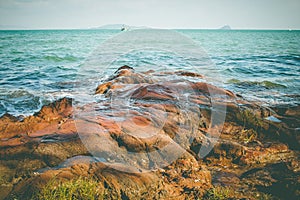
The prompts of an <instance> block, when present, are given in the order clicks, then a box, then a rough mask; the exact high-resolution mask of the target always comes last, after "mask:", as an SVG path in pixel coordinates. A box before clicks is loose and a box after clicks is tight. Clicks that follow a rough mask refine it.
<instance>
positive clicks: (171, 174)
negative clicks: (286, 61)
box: [0, 66, 300, 199]
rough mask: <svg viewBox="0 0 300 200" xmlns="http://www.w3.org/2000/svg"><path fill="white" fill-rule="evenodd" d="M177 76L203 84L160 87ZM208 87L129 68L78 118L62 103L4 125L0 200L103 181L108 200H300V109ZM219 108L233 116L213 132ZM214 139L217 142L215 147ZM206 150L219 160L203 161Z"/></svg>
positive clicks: (5, 119)
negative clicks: (220, 191)
mask: <svg viewBox="0 0 300 200" xmlns="http://www.w3.org/2000/svg"><path fill="white" fill-rule="evenodd" d="M170 74H171V75H172V76H175V77H178V80H186V79H183V78H184V77H185V76H191V77H194V78H197V77H198V78H199V82H188V81H186V82H178V81H176V79H175V80H174V81H166V82H164V83H162V82H160V81H159V80H160V77H161V76H169V75H170ZM150 76H151V78H149V77H150ZM201 77H202V75H201V74H196V73H190V72H184V71H179V72H170V73H165V74H161V73H156V72H155V71H147V72H143V73H137V72H135V71H134V69H133V68H131V67H129V66H123V67H121V68H119V69H118V70H117V71H116V73H114V74H112V76H111V77H109V78H108V79H107V80H106V81H105V82H103V83H102V84H100V85H99V86H98V87H97V88H95V95H101V96H102V97H103V98H101V99H102V100H101V101H99V102H98V103H97V104H95V105H93V104H90V105H85V106H83V107H80V108H77V107H76V106H77V105H79V104H76V103H75V104H74V101H73V100H72V99H70V98H62V99H60V100H57V101H54V102H52V103H50V104H48V105H44V106H43V107H42V109H41V110H40V111H39V112H36V113H35V114H33V115H31V116H27V117H25V118H23V119H18V118H16V117H13V116H11V115H8V114H6V115H4V116H2V117H0V127H1V129H0V136H1V140H0V149H1V153H0V168H1V169H2V171H3V172H4V173H5V174H1V176H2V177H1V180H2V182H3V183H2V184H1V185H0V187H1V191H6V192H5V193H4V194H1V195H2V196H1V197H0V199H3V198H4V197H6V198H7V199H9V198H10V197H18V196H19V197H22V198H30V197H31V196H32V195H34V194H35V192H36V191H41V189H42V188H43V187H45V185H46V184H47V183H49V181H51V180H53V179H54V180H57V181H58V180H59V181H62V182H67V181H68V180H77V179H78V177H83V178H84V177H86V178H89V179H90V177H94V178H95V180H96V182H97V184H98V186H97V187H98V188H100V190H101V191H103V192H104V191H106V189H108V190H109V192H108V194H107V195H108V197H109V198H121V197H122V196H124V195H125V196H126V197H127V198H133V197H137V196H138V197H140V198H143V197H144V198H150V197H153V195H154V196H155V197H157V198H172V197H180V198H185V197H195V198H196V197H205V195H208V194H209V191H211V190H217V188H218V187H219V185H221V186H222V187H228V188H235V191H238V192H233V193H230V194H227V195H228V196H227V197H228V198H249V199H256V198H257V195H259V196H264V195H271V196H272V197H279V198H281V197H282V195H287V194H289V195H290V198H296V197H297V192H298V190H299V187H298V186H299V182H298V181H297V177H299V171H300V168H299V166H300V162H299V131H300V130H299V127H297V125H298V124H299V123H298V122H299V117H300V107H299V106H298V107H296V108H294V109H288V108H281V109H280V108H274V109H272V110H271V109H269V108H266V107H262V106H260V105H257V104H255V103H251V102H248V101H246V100H244V99H242V98H241V97H239V96H236V95H235V94H234V93H232V92H231V91H228V90H224V89H222V88H218V87H215V86H213V85H210V84H207V83H203V82H201ZM167 80H169V79H167ZM128 92H129V93H128ZM128 94H130V99H131V100H130V101H129V102H130V109H129V110H128V107H126V104H124V103H122V101H121V104H116V103H118V102H119V100H121V99H122V98H124V96H123V95H128ZM182 94H190V95H189V102H190V105H189V106H186V107H184V106H183V105H185V104H183V103H182V102H184V98H182V96H181V95H182ZM212 94H214V95H216V94H217V96H215V97H213V96H214V95H212ZM111 95H112V96H111ZM218 95H221V96H220V97H222V98H220V97H219V96H218ZM111 98H113V100H114V101H113V102H114V104H112V103H111ZM212 98H215V99H212ZM125 99H126V98H125ZM178 99H179V100H180V99H181V100H180V101H178ZM224 99H226V101H224ZM109 102H110V103H109ZM214 106H215V108H219V109H221V110H219V111H222V108H224V107H222V106H226V116H225V118H224V122H215V124H214V126H211V123H212V119H213V118H212V117H213V113H214V112H216V111H213V108H214ZM276 109H277V110H276ZM95 111H96V113H97V114H96V115H95ZM183 111H184V112H183ZM219 111H218V112H216V114H217V116H219V115H220V114H221V112H219ZM90 112H92V113H94V114H93V115H90ZM272 117H273V118H272ZM267 118H269V119H268V120H267ZM274 118H275V119H277V120H280V121H276V120H274ZM218 119H221V118H220V117H219V118H218ZM162 122H163V123H162ZM189 124H191V125H192V126H191V127H190V125H189ZM221 124H223V126H222V127H221V128H220V127H219V125H221ZM87 127H88V128H87ZM195 127H196V130H195ZM94 128H95V129H94ZM99 128H100V129H99ZM89 130H105V133H107V134H104V135H101V134H100V135H99V134H98V133H97V131H92V132H90V131H89ZM140 130H142V131H140ZM191 130H194V131H191ZM218 130H221V134H220V135H218ZM153 131H154V132H155V134H152V133H153ZM149 134H150V135H149ZM212 138H216V139H217V140H216V142H215V143H214V146H210V144H211V142H212ZM103 141H106V142H105V143H103ZM173 142H175V143H173ZM176 143H179V144H180V146H181V147H180V148H179V147H177V146H172V148H171V149H173V148H175V147H176V148H179V149H181V148H183V149H185V151H183V152H182V153H179V154H176V153H175V154H174V152H173V151H171V152H169V150H168V149H165V150H164V151H161V152H160V154H153V155H152V153H155V152H156V151H158V149H164V147H166V146H168V145H169V144H176ZM108 144H118V145H117V146H108ZM212 147H213V148H212ZM206 149H210V152H208V154H207V155H205V156H203V157H202V156H201V155H202V153H205V150H206ZM99 152H100V153H99ZM137 152H140V153H138V154H136V153H137ZM141 152H143V153H147V155H148V156H145V155H144V154H141ZM178 152H180V151H178ZM165 153H166V155H164V154H165ZM170 153H171V154H170ZM121 155H122V156H125V157H126V159H123V158H122V156H121ZM154 155H155V156H154ZM170 155H173V156H175V155H176V156H175V157H172V156H171V157H170ZM85 156H88V157H85ZM89 156H91V157H89ZM120 156H121V157H120ZM95 157H96V158H95ZM95 159H96V160H95ZM97 159H98V160H99V159H100V162H99V161H97ZM64 163H65V164H64ZM12 166H13V167H12ZM41 169H43V170H41ZM283 171H284V173H283ZM261 178H262V179H261ZM291 179H292V181H291ZM270 180H275V181H270ZM288 183H289V184H288ZM105 184H107V185H109V186H108V187H103V185H105ZM287 184H288V187H286V185H287ZM136 187H138V188H140V190H134V188H136ZM222 187H221V188H222ZM278 187H279V188H281V189H282V190H283V191H286V192H285V193H280V191H278ZM149 188H154V189H153V190H152V191H149ZM187 188H188V189H187ZM145 191H148V192H149V194H148V196H147V193H145ZM151 195H152V196H151ZM157 195H158V196H157Z"/></svg>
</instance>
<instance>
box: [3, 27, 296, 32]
mask: <svg viewBox="0 0 300 200" xmlns="http://www.w3.org/2000/svg"><path fill="white" fill-rule="evenodd" d="M137 29H139V28H137ZM141 29H143V28H141ZM144 29H166V30H168V29H169V30H220V31H232V30H233V31H235V30H236V31H238V30H254V31H259V30H262V31H264V30H265V31H268V30H269V31H299V30H300V28H299V29H290V28H286V29H279V28H275V29H271V28H231V29H222V28H144ZM35 30H36V31H38V30H120V29H114V28H107V29H106V28H98V27H91V28H7V29H6V28H0V31H35Z"/></svg>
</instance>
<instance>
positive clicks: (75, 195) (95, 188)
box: [36, 177, 106, 200]
mask: <svg viewBox="0 0 300 200" xmlns="http://www.w3.org/2000/svg"><path fill="white" fill-rule="evenodd" d="M99 186H100V183H98V182H97V181H95V180H94V179H91V178H89V179H88V178H81V177H80V178H78V179H75V180H69V181H65V182H62V181H57V180H55V179H52V180H50V181H49V182H48V183H47V184H46V185H45V186H44V187H43V188H42V189H41V190H40V191H39V192H38V193H37V195H36V199H47V200H57V199H59V200H73V199H78V200H80V199H82V200H95V199H104V198H105V195H106V193H105V191H106V190H104V187H102V189H101V190H100V187H99Z"/></svg>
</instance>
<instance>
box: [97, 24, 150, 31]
mask: <svg viewBox="0 0 300 200" xmlns="http://www.w3.org/2000/svg"><path fill="white" fill-rule="evenodd" d="M138 28H149V27H146V26H131V25H127V24H106V25H103V26H99V27H93V28H92V29H111V30H121V29H138Z"/></svg>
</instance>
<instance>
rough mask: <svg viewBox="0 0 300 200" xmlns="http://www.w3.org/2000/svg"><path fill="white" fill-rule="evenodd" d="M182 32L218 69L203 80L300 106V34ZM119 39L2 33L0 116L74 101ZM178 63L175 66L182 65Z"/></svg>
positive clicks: (105, 34)
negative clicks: (93, 59)
mask: <svg viewBox="0 0 300 200" xmlns="http://www.w3.org/2000/svg"><path fill="white" fill-rule="evenodd" d="M177 31H178V32H180V33H182V34H184V35H185V36H187V37H190V38H192V39H193V40H194V41H195V42H196V43H198V44H199V45H200V46H202V47H203V48H204V50H205V51H206V52H207V54H208V55H209V57H210V58H211V60H212V62H213V63H215V67H214V69H209V70H207V71H203V74H204V75H205V76H208V77H209V76H213V74H214V73H216V72H217V73H218V74H219V76H220V78H219V79H220V80H221V82H222V83H223V87H225V88H227V89H230V90H232V91H234V92H236V93H239V94H241V95H243V96H244V97H245V98H246V99H249V100H254V101H260V102H262V103H264V104H267V105H270V104H286V105H291V104H299V102H300V96H299V91H300V77H299V75H300V31H255V30H253V31H252V30H251V31H247V30H231V31H223V30H177ZM119 33H120V32H119V31H118V30H32V31H0V41H1V42H0V115H2V114H3V113H5V112H9V113H11V114H14V115H20V114H25V115H28V114H32V113H33V112H35V111H37V110H38V109H40V107H41V106H42V105H43V104H45V103H47V102H49V101H53V100H54V99H57V98H60V97H63V96H73V93H74V91H75V90H76V88H74V84H76V81H77V76H78V72H80V67H81V66H83V65H84V63H85V60H86V59H87V58H89V56H90V55H91V54H92V53H93V52H94V50H95V49H97V47H98V46H99V45H100V44H101V43H103V42H104V41H105V40H106V39H108V38H111V37H113V36H115V35H116V34H119ZM98 50H99V49H98ZM135 56H138V54H135ZM150 61H151V57H149V62H150ZM156 62H157V61H156ZM158 62H159V61H158ZM173 62H174V63H169V64H173V65H174V66H176V65H178V63H179V61H176V60H173ZM128 64H131V63H130V62H129V63H128ZM163 64H164V61H163V60H161V65H163ZM183 69H184V66H183ZM210 72H211V73H210ZM200 73H201V70H200ZM92 87H94V86H92Z"/></svg>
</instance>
